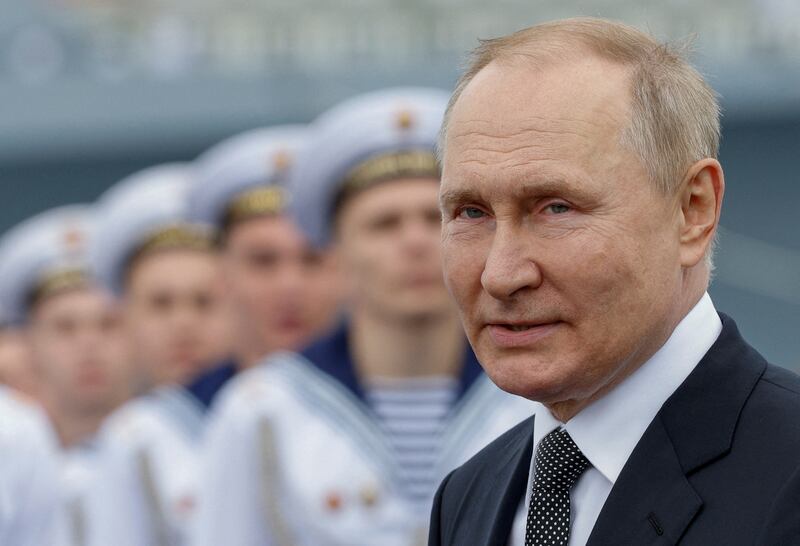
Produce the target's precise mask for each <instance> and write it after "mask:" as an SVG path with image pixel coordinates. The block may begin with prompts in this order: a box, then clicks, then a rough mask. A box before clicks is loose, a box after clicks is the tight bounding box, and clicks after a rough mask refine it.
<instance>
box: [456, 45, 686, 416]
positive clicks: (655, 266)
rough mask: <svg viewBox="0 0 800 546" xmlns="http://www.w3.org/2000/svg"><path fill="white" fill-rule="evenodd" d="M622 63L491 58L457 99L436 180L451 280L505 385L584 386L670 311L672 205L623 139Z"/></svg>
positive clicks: (477, 343) (542, 392) (577, 395)
mask: <svg viewBox="0 0 800 546" xmlns="http://www.w3.org/2000/svg"><path fill="white" fill-rule="evenodd" d="M627 78H628V74H627V72H626V70H625V69H624V68H622V67H620V66H617V65H614V64H611V63H607V62H604V61H601V60H599V59H595V58H592V57H591V56H589V55H586V56H585V57H584V58H582V59H577V60H575V61H570V62H563V63H560V64H558V65H553V66H550V67H544V68H540V69H535V70H534V69H531V68H525V67H524V66H521V63H520V65H516V66H515V65H513V64H512V65H498V64H497V63H493V64H491V65H489V66H488V67H487V68H485V69H484V70H483V71H481V72H480V73H479V74H478V75H477V76H476V77H475V79H474V80H473V81H472V82H471V83H470V84H469V85H468V86H467V88H466V89H465V91H464V93H463V94H462V96H461V97H460V99H459V100H458V102H457V104H456V106H455V107H454V109H453V112H452V117H451V120H450V125H449V130H448V135H447V139H446V142H445V158H444V166H443V167H444V174H443V180H442V187H441V201H442V209H443V220H444V223H443V257H444V269H445V278H446V281H447V284H448V287H449V289H450V291H451V292H452V294H453V296H454V297H455V299H456V301H457V303H458V305H459V308H460V310H461V313H462V318H463V321H464V324H465V327H466V331H467V334H468V336H469V338H470V341H471V343H472V345H473V347H474V348H475V350H476V352H477V355H478V357H479V359H480V360H481V362H482V363H483V365H484V367H485V369H486V371H487V373H488V374H489V375H490V376H491V377H492V379H493V380H494V381H495V382H496V383H497V384H498V385H499V386H500V387H502V388H504V389H505V390H508V391H510V392H513V393H516V394H520V395H523V396H526V397H528V398H531V399H534V400H539V401H542V402H544V403H547V404H555V403H561V402H565V401H573V400H583V399H589V398H591V397H592V396H593V395H595V394H596V393H598V392H599V391H601V390H602V389H603V388H604V387H607V386H609V385H612V384H613V383H614V381H615V379H616V378H618V377H620V376H622V375H625V373H626V371H629V370H630V369H632V368H635V367H636V366H637V365H639V364H641V363H642V362H643V361H644V360H646V358H648V357H649V356H650V355H651V354H652V353H653V352H654V351H655V350H656V349H657V348H658V347H659V346H660V345H661V344H662V343H663V342H664V340H665V337H666V335H668V333H669V331H670V329H671V327H672V326H674V324H672V325H668V324H667V323H668V322H669V320H671V319H672V318H673V315H674V309H675V306H676V303H677V302H676V297H677V296H678V295H679V294H680V287H681V275H682V272H681V266H680V258H679V239H680V236H679V233H680V223H681V220H680V218H681V216H680V214H679V212H680V203H678V202H677V199H673V198H670V197H667V196H664V195H663V194H661V193H659V192H658V191H657V190H656V189H655V187H654V185H653V184H652V183H651V182H650V180H649V179H648V176H647V173H646V170H645V168H644V167H643V165H642V164H641V162H640V161H639V160H638V158H637V156H635V155H634V154H633V153H632V152H630V151H628V150H627V149H624V148H622V147H621V146H620V145H619V139H620V134H621V131H622V130H623V129H624V128H625V127H626V126H627V122H628V119H629V111H630V106H629V100H630V99H629V97H630V90H629V83H628V79H627Z"/></svg>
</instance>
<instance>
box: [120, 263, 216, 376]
mask: <svg viewBox="0 0 800 546" xmlns="http://www.w3.org/2000/svg"><path fill="white" fill-rule="evenodd" d="M125 292H126V294H125V302H124V303H125V325H126V329H127V332H128V334H129V336H130V337H131V340H132V342H133V348H134V351H135V353H136V361H137V362H138V363H139V365H140V366H142V367H143V370H142V371H143V372H144V373H145V375H146V376H147V378H146V381H148V382H154V383H174V382H177V383H183V382H186V381H188V380H190V379H191V377H193V376H194V375H196V374H197V373H199V372H201V371H203V370H204V369H205V368H206V367H207V366H209V365H213V364H215V363H217V362H219V361H220V360H221V359H223V358H225V357H227V356H228V353H229V351H230V336H231V332H230V313H229V312H228V306H227V300H226V298H225V291H224V285H223V283H222V275H221V271H220V266H219V259H218V257H217V256H216V255H215V254H214V253H211V252H206V251H197V250H166V251H162V252H157V253H154V254H152V255H148V256H144V257H142V258H140V259H139V260H137V261H136V262H135V263H134V264H133V266H132V268H131V271H130V272H129V275H128V282H127V287H126V291H125Z"/></svg>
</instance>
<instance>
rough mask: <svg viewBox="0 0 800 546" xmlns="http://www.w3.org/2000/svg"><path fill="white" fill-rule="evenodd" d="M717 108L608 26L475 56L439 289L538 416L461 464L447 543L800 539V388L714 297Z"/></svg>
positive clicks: (698, 86) (436, 541)
mask: <svg viewBox="0 0 800 546" xmlns="http://www.w3.org/2000/svg"><path fill="white" fill-rule="evenodd" d="M718 145H719V107H718V104H717V100H716V97H715V95H714V92H713V91H712V90H711V89H710V88H709V86H708V85H707V84H706V83H705V81H704V80H703V78H702V77H701V76H700V74H699V73H697V71H696V70H695V69H694V68H692V67H691V66H690V65H689V64H688V63H687V62H686V61H685V60H684V59H683V58H682V57H681V55H680V54H679V53H678V52H676V51H674V50H673V49H672V48H670V47H668V46H663V45H659V44H658V43H657V42H655V41H654V40H653V39H652V38H650V37H649V36H647V35H646V34H644V33H642V32H639V31H638V30H636V29H633V28H631V27H628V26H625V25H622V24H618V23H614V22H611V21H605V20H599V19H571V20H565V21H557V22H553V23H547V24H543V25H538V26H536V27H532V28H529V29H526V30H523V31H520V32H518V33H515V34H513V35H511V36H507V37H503V38H498V39H495V40H490V41H487V42H484V43H482V45H481V46H480V47H479V48H478V49H477V50H476V51H475V53H474V55H473V58H472V61H471V64H470V66H469V67H468V69H467V71H466V72H465V74H464V75H463V76H462V79H461V81H460V82H459V85H458V87H457V88H456V92H455V94H454V96H453V99H452V100H451V103H450V108H449V110H448V113H447V116H446V118H445V123H444V126H443V131H442V139H441V153H442V162H443V176H442V186H441V207H442V214H443V239H442V240H443V257H444V270H445V278H446V281H447V284H448V287H449V288H450V291H451V293H452V294H453V296H454V297H455V299H456V301H457V303H458V305H459V308H460V311H461V315H462V320H463V322H464V325H465V328H466V331H467V334H468V336H469V338H470V342H471V343H472V345H473V347H474V349H475V352H476V354H477V355H478V357H479V359H480V361H481V363H482V364H483V366H484V368H485V369H486V371H487V373H488V374H489V375H490V377H491V378H492V379H493V380H494V381H495V382H496V383H497V384H498V385H499V386H500V387H501V388H503V389H505V390H507V391H509V392H512V393H514V394H517V395H520V396H523V397H526V398H529V399H531V400H533V401H535V402H536V404H535V410H534V416H533V417H532V418H531V419H529V420H527V421H525V422H523V423H522V424H520V425H519V426H517V427H515V428H514V429H512V430H510V431H509V432H508V433H506V434H505V435H504V436H502V437H500V438H499V439H498V440H496V441H495V442H493V443H492V444H490V445H489V446H488V447H487V448H485V449H484V450H483V451H482V452H480V453H479V454H478V455H476V456H475V457H474V458H473V459H471V460H470V461H469V462H467V463H466V464H465V465H464V466H462V467H460V468H459V469H456V470H455V471H454V472H453V473H451V474H450V475H449V476H448V477H447V478H446V479H445V480H444V482H443V483H442V485H441V487H440V489H439V492H438V494H437V497H436V502H435V505H434V508H433V513H432V521H431V532H430V544H431V545H443V546H444V545H447V546H483V545H493V546H507V545H509V546H523V545H524V546H534V545H535V546H578V545H584V544H589V545H593V546H597V545H603V546H606V545H636V546H639V545H647V544H653V545H656V544H681V545H698V546H711V545H715V546H716V545H723V544H724V545H726V546H727V545H740V544H741V545H752V544H759V545H769V546H775V545H791V544H800V378H798V377H796V376H795V375H793V374H791V373H789V372H786V371H783V370H781V369H779V368H775V367H773V366H770V365H769V364H767V363H766V362H765V361H764V359H763V358H762V357H761V356H760V355H759V354H758V353H757V352H756V351H755V350H754V349H753V348H751V347H750V346H749V345H747V343H746V342H745V341H744V340H743V339H742V337H741V336H740V335H739V332H738V330H737V329H736V325H735V324H734V322H733V320H731V319H730V318H728V317H725V316H724V315H723V316H721V315H719V314H718V313H717V312H716V310H715V309H714V306H713V303H712V302H711V299H710V297H709V296H708V294H707V293H706V289H707V287H708V284H709V281H710V276H711V271H712V269H713V262H712V258H713V257H712V250H713V242H714V237H715V233H716V229H717V225H718V222H719V217H720V209H721V204H722V197H723V193H724V187H725V184H724V177H723V172H722V167H721V166H720V164H719V162H718V161H717V159H716V156H717V150H718Z"/></svg>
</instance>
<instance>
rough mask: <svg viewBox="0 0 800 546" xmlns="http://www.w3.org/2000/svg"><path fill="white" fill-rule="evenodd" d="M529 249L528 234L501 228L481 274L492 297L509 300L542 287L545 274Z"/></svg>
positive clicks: (484, 286)
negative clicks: (526, 236) (521, 293)
mask: <svg viewBox="0 0 800 546" xmlns="http://www.w3.org/2000/svg"><path fill="white" fill-rule="evenodd" d="M526 247H528V245H526V241H525V237H524V234H521V233H519V232H518V230H515V229H513V228H511V227H503V226H501V225H498V226H497V229H496V230H495V235H494V238H493V240H492V246H491V248H490V249H489V254H488V256H487V257H486V263H485V264H484V268H483V273H482V274H481V285H482V286H483V288H484V290H486V292H488V293H489V295H490V296H492V297H493V298H496V299H499V300H506V299H509V298H511V297H513V296H514V295H515V294H517V293H518V292H520V291H522V290H526V289H535V288H537V287H539V285H540V284H541V282H542V272H541V270H540V269H539V266H538V264H537V263H536V261H535V260H534V259H533V258H532V256H531V255H530V251H529V249H528V248H526Z"/></svg>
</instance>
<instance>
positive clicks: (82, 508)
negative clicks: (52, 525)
mask: <svg viewBox="0 0 800 546" xmlns="http://www.w3.org/2000/svg"><path fill="white" fill-rule="evenodd" d="M96 464H97V449H96V445H95V444H94V440H93V439H92V440H91V441H87V442H83V443H81V444H80V445H79V446H76V447H74V448H70V449H66V450H63V449H62V450H61V452H60V453H59V467H60V468H59V477H60V480H59V485H60V506H59V527H58V533H57V535H58V536H57V539H56V545H57V546H85V543H81V542H77V540H80V534H81V533H85V532H86V531H88V526H89V525H90V522H89V517H88V513H87V509H86V501H87V494H88V492H89V490H90V488H91V486H92V480H93V478H94V475H95V469H96ZM76 518H80V519H81V521H80V522H79V521H76ZM76 525H81V526H83V530H80V529H76ZM86 536H87V535H85V534H84V535H83V537H84V540H85V537H86Z"/></svg>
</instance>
